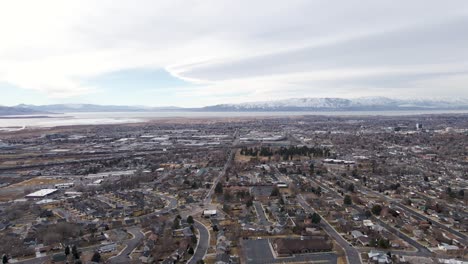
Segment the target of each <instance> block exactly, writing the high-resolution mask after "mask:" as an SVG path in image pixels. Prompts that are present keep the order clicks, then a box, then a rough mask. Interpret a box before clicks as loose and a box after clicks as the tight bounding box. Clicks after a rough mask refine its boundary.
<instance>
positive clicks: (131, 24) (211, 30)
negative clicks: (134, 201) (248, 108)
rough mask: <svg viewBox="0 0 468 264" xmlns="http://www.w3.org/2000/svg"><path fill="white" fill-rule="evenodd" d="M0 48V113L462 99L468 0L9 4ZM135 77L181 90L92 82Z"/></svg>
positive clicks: (2, 17) (467, 63)
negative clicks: (37, 106) (140, 73)
mask: <svg viewBox="0 0 468 264" xmlns="http://www.w3.org/2000/svg"><path fill="white" fill-rule="evenodd" d="M0 39H1V41H0V91H6V89H8V98H5V97H4V96H3V97H1V98H0V104H5V105H11V104H16V103H20V102H23V101H24V100H23V99H22V98H20V96H19V95H17V94H20V93H19V91H21V92H23V93H24V91H29V92H31V93H38V94H40V95H42V96H44V98H46V99H44V100H42V101H35V100H34V99H30V100H29V101H28V102H25V103H42V102H46V103H48V102H60V101H67V102H69V101H79V102H92V103H101V104H110V103H115V104H146V105H185V106H200V105H208V104H216V103H236V102H244V101H258V100H269V99H284V98H290V97H324V96H328V97H360V96H388V97H396V98H401V97H418V98H420V97H421V98H423V97H431V98H432V97H468V48H467V47H468V1H466V0H459V1H438V0H424V1H423V0H421V1H418V0H413V1H396V0H391V1H375V0H367V1H366V0H346V1H330V0H326V1H312V0H305V1H299V0H298V1H294V0H292V1H271V0H269V1H220V0H213V1H211V0H204V1H174V0H171V1H150V0H148V1H116V0H112V1H102V0H100V1H95V0H92V1H91V0H90V1H85V0H79V1H60V0H57V1H48V0H41V1H21V0H19V1H4V2H2V3H1V4H0ZM133 69H142V70H148V69H154V70H155V71H160V70H165V71H167V72H168V73H169V74H168V77H167V78H179V79H181V80H184V81H185V82H182V83H185V84H179V85H178V86H170V87H169V86H168V87H161V86H160V85H159V86H158V83H157V80H155V85H154V87H155V88H154V89H148V88H147V87H145V88H144V89H143V88H141V87H129V89H128V93H132V94H136V95H140V97H138V96H135V97H132V98H133V99H132V100H131V101H128V102H126V101H125V100H124V99H123V98H120V97H119V98H117V97H115V98H112V95H111V94H109V93H108V92H104V91H111V90H112V87H104V85H101V84H99V83H90V82H89V81H88V80H90V79H96V78H99V76H103V75H106V74H109V73H115V72H119V71H124V70H133ZM171 76H173V77H171ZM16 91H18V93H16ZM161 93H164V94H166V96H165V97H161V96H158V95H159V94H161ZM149 98H151V99H149Z"/></svg>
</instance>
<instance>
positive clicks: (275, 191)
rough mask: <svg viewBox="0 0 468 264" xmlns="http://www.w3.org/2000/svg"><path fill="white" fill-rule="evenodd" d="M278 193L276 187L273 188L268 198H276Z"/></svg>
mask: <svg viewBox="0 0 468 264" xmlns="http://www.w3.org/2000/svg"><path fill="white" fill-rule="evenodd" d="M279 193H280V191H279V189H278V187H274V188H273V190H272V191H271V194H270V196H278V195H279Z"/></svg>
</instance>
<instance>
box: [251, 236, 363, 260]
mask: <svg viewBox="0 0 468 264" xmlns="http://www.w3.org/2000/svg"><path fill="white" fill-rule="evenodd" d="M242 244H243V245H242V247H243V248H244V249H245V255H246V263H249V264H267V263H268V264H269V263H289V262H306V263H314V262H319V263H323V264H326V263H330V264H331V263H333V264H335V263H337V259H338V256H337V255H336V254H335V253H334V252H323V253H309V254H299V255H293V256H290V257H279V258H275V257H274V255H273V252H272V248H271V246H270V243H269V241H268V239H258V240H250V239H248V240H242ZM353 264H354V263H353Z"/></svg>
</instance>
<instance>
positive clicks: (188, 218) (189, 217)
mask: <svg viewBox="0 0 468 264" xmlns="http://www.w3.org/2000/svg"><path fill="white" fill-rule="evenodd" d="M187 223H189V224H191V225H192V224H193V223H195V221H194V220H193V217H192V216H191V215H189V216H188V217H187Z"/></svg>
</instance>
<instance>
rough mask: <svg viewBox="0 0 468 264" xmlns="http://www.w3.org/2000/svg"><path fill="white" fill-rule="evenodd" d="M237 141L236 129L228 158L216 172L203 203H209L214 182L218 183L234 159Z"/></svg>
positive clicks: (214, 186) (214, 185)
mask: <svg viewBox="0 0 468 264" xmlns="http://www.w3.org/2000/svg"><path fill="white" fill-rule="evenodd" d="M238 143H239V137H238V131H236V132H235V133H234V142H233V143H232V147H231V149H230V152H229V156H228V159H227V160H226V163H225V164H224V167H223V169H222V170H221V172H220V173H219V174H218V177H216V179H215V181H214V183H213V186H211V189H210V191H209V192H208V194H207V195H206V197H205V199H204V203H205V204H209V203H211V197H212V196H213V193H214V189H215V188H216V184H218V182H219V181H220V180H221V178H222V177H223V176H224V175H226V171H227V169H228V168H229V166H230V165H231V163H232V160H233V159H234V156H235V155H236V151H235V146H236V145H237V144H238Z"/></svg>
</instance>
